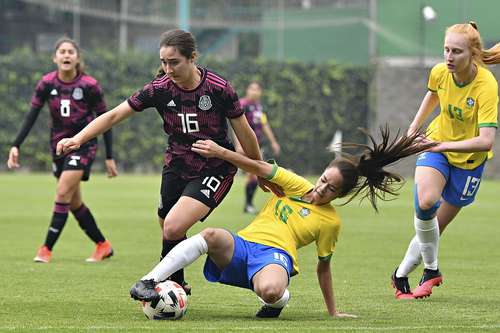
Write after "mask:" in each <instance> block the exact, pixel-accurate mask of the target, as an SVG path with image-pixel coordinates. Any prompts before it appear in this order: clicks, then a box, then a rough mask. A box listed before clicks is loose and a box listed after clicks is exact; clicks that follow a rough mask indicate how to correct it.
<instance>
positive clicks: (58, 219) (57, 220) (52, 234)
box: [45, 202, 69, 251]
mask: <svg viewBox="0 0 500 333" xmlns="http://www.w3.org/2000/svg"><path fill="white" fill-rule="evenodd" d="M68 211H69V204H68V203H61V202H56V203H55V204H54V212H53V213H52V220H51V221H50V226H49V230H48V231H47V236H46V238H45V246H47V247H48V248H49V250H51V251H52V248H53V247H54V245H55V244H56V242H57V240H58V239H59V236H60V235H61V233H62V231H63V229H64V226H65V225H66V220H67V219H68Z"/></svg>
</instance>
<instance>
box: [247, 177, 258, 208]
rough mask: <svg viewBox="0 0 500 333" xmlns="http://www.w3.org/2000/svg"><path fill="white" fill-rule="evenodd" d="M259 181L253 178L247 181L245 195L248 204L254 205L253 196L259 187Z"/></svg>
mask: <svg viewBox="0 0 500 333" xmlns="http://www.w3.org/2000/svg"><path fill="white" fill-rule="evenodd" d="M257 184H258V183H257V181H256V180H251V181H249V182H248V183H247V185H246V187H245V195H246V204H247V205H250V206H253V204H252V202H253V196H254V194H255V190H256V189H257Z"/></svg>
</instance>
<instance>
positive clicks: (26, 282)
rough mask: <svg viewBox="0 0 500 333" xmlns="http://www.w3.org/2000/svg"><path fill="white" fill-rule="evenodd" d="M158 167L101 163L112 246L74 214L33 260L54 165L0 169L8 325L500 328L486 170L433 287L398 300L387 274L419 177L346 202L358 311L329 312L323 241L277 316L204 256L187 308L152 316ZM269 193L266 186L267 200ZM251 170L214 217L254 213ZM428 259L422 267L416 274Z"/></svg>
mask: <svg viewBox="0 0 500 333" xmlns="http://www.w3.org/2000/svg"><path fill="white" fill-rule="evenodd" d="M159 182H160V178H159V176H134V175H121V176H120V177H118V178H116V179H113V180H109V179H106V178H105V177H104V176H102V175H97V174H94V175H93V176H92V179H91V181H90V182H89V183H88V184H85V185H84V186H83V197H84V200H85V202H86V203H87V205H88V206H89V207H90V208H91V209H92V212H93V213H94V216H95V217H96V218H97V221H98V224H99V226H100V228H101V230H102V231H103V232H104V234H105V236H106V237H107V238H108V239H109V240H110V241H111V242H112V244H113V247H114V250H115V256H114V257H113V258H112V259H111V260H107V261H105V262H103V263H98V264H89V263H86V262H85V261H84V260H85V258H87V257H88V256H89V255H90V254H91V252H92V250H93V247H94V246H93V244H92V243H91V242H90V241H89V240H88V239H87V238H86V236H85V235H84V233H83V232H82V231H81V230H80V229H79V228H78V226H77V223H76V222H75V220H74V219H73V217H70V219H69V220H68V223H67V225H66V228H65V230H64V232H63V234H62V236H61V238H60V239H59V242H58V243H57V245H56V247H55V249H54V250H55V251H54V252H53V261H52V263H50V264H49V265H45V264H36V263H33V262H32V258H33V256H34V255H35V252H36V249H37V247H38V246H40V244H41V243H42V241H43V239H44V237H45V232H46V230H47V227H48V223H49V218H50V215H51V209H52V205H53V197H54V189H55V181H54V179H53V178H52V177H51V176H50V175H49V174H37V175H33V174H25V173H17V174H11V173H9V174H5V173H4V174H0V237H1V242H0V253H1V255H0V276H1V283H0V331H9V332H40V331H43V332H90V331H99V332H101V331H102V332H118V331H120V332H145V331H173V332H194V331H197V332H202V331H212V332H234V331H240V332H247V331H251V332H254V331H255V332H259V331H260V332H267V331H272V330H276V331H283V332H285V331H286V332H327V331H334V332H343V331H345V332H404V331H407V332H408V331H411V332H500V289H499V288H498V284H499V276H500V265H499V263H500V251H499V250H498V239H499V234H500V225H499V223H500V218H498V217H497V216H498V211H497V209H498V207H499V204H498V192H497V191H498V189H499V188H500V183H498V182H494V181H485V182H484V183H483V184H482V186H481V190H480V191H479V194H478V198H477V201H476V203H474V205H472V206H471V207H469V208H467V209H465V210H464V211H463V212H462V213H461V214H460V215H459V216H458V218H457V219H456V220H455V221H454V222H453V223H452V225H450V227H449V229H448V230H447V232H446V233H445V235H444V237H443V238H442V242H441V248H440V268H441V270H442V272H443V274H444V279H445V281H444V284H443V285H442V286H441V287H439V288H436V289H435V290H434V294H433V295H432V297H431V298H428V299H425V300H419V301H396V300H395V299H394V297H393V290H392V288H391V287H390V283H389V277H390V274H391V273H392V271H393V270H394V268H395V266H396V265H397V264H398V263H399V262H400V260H401V259H402V256H403V254H404V252H405V251H406V245H407V243H408V241H409V239H410V238H411V236H412V234H413V218H412V214H413V212H412V195H411V183H409V184H407V186H406V187H405V189H404V191H403V193H402V194H401V196H400V198H398V199H397V200H395V201H391V202H387V203H383V204H380V213H379V214H375V213H374V212H373V211H372V210H371V208H370V207H369V206H368V205H367V204H363V205H361V206H359V205H358V204H357V203H352V204H350V205H349V207H339V208H338V211H339V214H340V216H341V217H342V221H343V230H342V232H341V236H340V241H339V243H338V246H337V252H336V254H335V255H334V258H333V261H332V269H333V274H334V288H335V292H336V299H337V303H338V307H339V309H340V310H342V311H345V312H349V313H354V314H357V315H358V316H359V318H357V319H343V320H338V319H331V318H329V317H328V315H327V313H326V310H325V306H324V304H323V299H322V296H321V292H320V289H319V287H318V283H317V280H316V273H315V264H316V255H315V247H314V245H309V246H308V247H306V248H304V249H302V250H301V251H299V255H300V266H301V274H299V275H298V276H296V277H294V278H293V279H292V282H291V286H290V292H291V295H292V297H291V300H290V303H289V306H288V307H287V308H286V309H285V310H284V311H283V313H282V316H281V318H280V319H279V320H256V319H255V318H254V314H255V312H256V311H257V310H258V308H259V303H258V301H257V299H256V297H255V295H254V294H252V293H251V292H250V291H248V290H242V289H237V288H232V287H227V286H223V285H218V284H212V283H208V282H207V281H205V280H204V278H203V274H202V271H201V267H202V264H203V262H204V260H199V261H197V262H196V263H195V264H194V265H192V266H191V267H189V268H188V269H187V273H186V274H187V279H188V281H189V282H190V283H191V284H192V285H193V295H192V296H191V298H190V304H189V310H188V313H187V316H186V317H185V318H184V319H182V320H180V321H175V322H170V321H149V320H147V319H146V318H145V317H144V315H143V314H142V311H141V309H140V306H139V304H138V303H137V302H133V301H132V300H131V299H130V298H129V295H128V291H129V288H130V286H131V285H132V283H133V282H135V281H136V280H137V279H138V278H140V277H141V276H142V275H143V274H144V273H146V272H147V271H149V269H150V268H151V267H152V266H153V265H154V264H155V263H156V262H157V259H158V256H159V252H160V243H161V242H160V237H161V236H160V228H159V227H158V224H157V219H156V203H157V201H158V194H157V193H158V188H159ZM266 196H267V194H264V193H262V192H261V193H259V195H258V197H257V203H258V204H259V205H261V204H262V203H263V202H264V200H265V198H266ZM242 200H243V178H237V181H236V183H235V185H234V186H233V189H232V191H231V193H230V194H229V195H228V197H227V198H226V199H225V201H224V203H223V204H222V205H221V206H220V207H219V208H218V209H217V210H216V211H215V212H214V213H213V214H212V215H211V217H210V218H209V219H208V220H207V221H206V222H205V223H203V224H202V223H199V224H197V225H196V226H195V227H194V228H193V229H192V230H191V232H190V234H194V233H196V232H197V231H199V230H201V228H203V227H205V226H212V227H225V228H228V229H231V230H238V229H240V228H242V227H244V226H245V225H247V223H249V222H250V220H251V217H250V216H248V215H244V214H242V213H241V210H242ZM420 274H421V269H420V268H419V269H418V271H416V272H414V274H413V275H412V278H411V283H412V285H415V284H416V283H417V280H418V278H419V277H420Z"/></svg>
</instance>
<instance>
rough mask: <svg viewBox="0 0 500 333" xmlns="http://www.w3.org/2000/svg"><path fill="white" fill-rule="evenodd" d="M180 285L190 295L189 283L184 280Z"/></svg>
mask: <svg viewBox="0 0 500 333" xmlns="http://www.w3.org/2000/svg"><path fill="white" fill-rule="evenodd" d="M181 287H182V289H184V291H185V292H186V295H191V289H192V288H191V285H190V284H189V283H187V282H186V281H184V282H182V283H181Z"/></svg>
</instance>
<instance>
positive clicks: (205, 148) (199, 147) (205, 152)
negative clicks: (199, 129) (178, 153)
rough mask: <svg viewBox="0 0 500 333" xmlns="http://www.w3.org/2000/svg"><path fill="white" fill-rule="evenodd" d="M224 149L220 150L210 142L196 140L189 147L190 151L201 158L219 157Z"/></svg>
mask: <svg viewBox="0 0 500 333" xmlns="http://www.w3.org/2000/svg"><path fill="white" fill-rule="evenodd" d="M224 149H225V148H222V147H221V146H219V145H218V144H216V143H215V142H213V141H212V140H198V141H196V142H195V143H193V145H192V146H191V150H192V151H194V152H195V153H198V154H200V155H201V156H203V157H206V158H211V157H220V156H221V155H222V153H223V152H224Z"/></svg>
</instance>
